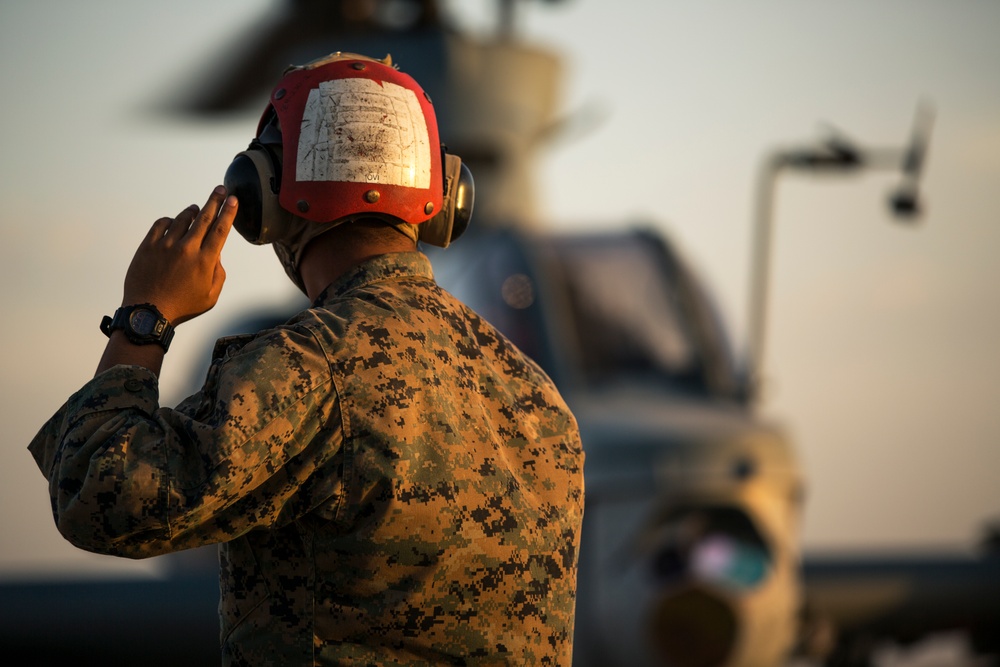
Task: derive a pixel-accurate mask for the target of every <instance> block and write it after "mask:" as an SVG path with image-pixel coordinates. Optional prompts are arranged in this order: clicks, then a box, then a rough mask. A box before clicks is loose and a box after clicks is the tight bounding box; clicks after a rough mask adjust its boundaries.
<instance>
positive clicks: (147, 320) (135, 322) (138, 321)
mask: <svg viewBox="0 0 1000 667" xmlns="http://www.w3.org/2000/svg"><path fill="white" fill-rule="evenodd" d="M159 319H160V318H158V317H157V316H156V313H154V312H152V311H149V310H146V309H145V308H136V309H135V310H134V311H132V314H131V315H129V318H128V322H129V326H131V327H132V331H134V332H136V333H137V334H140V335H142V336H150V335H152V334H154V333H155V332H156V323H157V322H158V321H159Z"/></svg>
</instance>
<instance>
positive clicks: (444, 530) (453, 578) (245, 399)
mask: <svg viewBox="0 0 1000 667" xmlns="http://www.w3.org/2000/svg"><path fill="white" fill-rule="evenodd" d="M157 401H158V398H157V379H156V377H155V376H154V375H153V374H151V373H149V372H148V371H146V370H145V369H142V368H139V367H129V366H117V367H115V368H112V369H110V370H108V371H106V372H104V373H102V374H100V375H99V376H98V377H96V378H94V379H93V380H92V381H90V382H89V383H88V384H87V385H85V386H84V387H83V388H82V389H81V390H80V391H79V392H77V393H76V394H74V395H73V396H72V397H71V398H70V399H69V401H68V402H67V403H66V404H65V405H64V406H63V407H62V408H61V409H60V410H59V411H58V412H57V413H56V415H55V416H54V417H52V419H51V420H49V422H48V423H47V424H46V425H45V426H44V427H43V428H42V430H41V431H40V432H39V434H38V435H37V436H36V438H35V439H34V441H32V443H31V445H30V448H29V449H30V450H31V452H32V454H33V455H34V457H35V460H36V461H37V463H38V465H39V467H40V468H41V470H42V472H43V473H44V474H45V475H46V476H47V478H48V480H49V488H50V493H51V498H52V506H53V512H54V514H55V519H56V523H57V525H58V527H59V530H60V531H61V532H62V534H63V535H64V536H65V537H66V538H67V539H69V540H70V541H71V542H73V543H74V544H76V545H77V546H79V547H81V548H84V549H87V550H91V551H96V552H100V553H108V554H114V555H118V556H126V557H131V558H143V557H147V556H153V555H156V554H161V553H166V552H171V551H177V550H180V549H186V548H190V547H195V546H199V545H203V544H208V543H221V547H220V562H221V581H220V588H221V602H220V616H221V625H222V653H223V662H224V664H232V665H333V664H337V665H384V664H397V665H411V664H413V665H417V664H420V665H426V664H459V665H464V664H468V665H473V664H483V665H486V664H489V665H493V664H512V665H529V664H531V665H534V664H539V665H569V664H570V659H571V646H572V632H573V615H574V600H575V585H576V563H577V549H578V546H579V538H580V524H581V519H582V512H583V476H582V475H583V453H582V450H581V446H580V439H579V433H578V430H577V426H576V421H575V419H574V418H573V415H572V414H571V413H570V411H569V410H568V409H567V407H566V405H565V403H564V402H563V401H562V399H561V398H560V396H559V394H558V392H557V391H556V389H555V387H554V386H553V384H552V383H551V381H550V380H549V379H548V378H547V377H546V375H545V374H544V373H543V372H542V371H541V370H540V369H539V368H538V367H537V366H536V365H535V364H534V363H533V362H531V361H530V360H529V359H527V358H526V357H525V356H524V355H522V354H521V353H520V352H519V351H518V350H517V349H516V348H515V347H514V346H513V345H512V344H511V343H509V342H508V341H507V340H506V339H505V338H504V337H503V336H501V335H500V334H499V333H498V332H497V331H496V330H495V329H494V328H493V327H491V326H490V325H489V324H487V323H486V322H485V321H483V320H482V319H481V318H479V317H478V316H477V315H476V314H475V313H473V312H472V311H471V310H469V309H468V308H467V307H465V306H464V305H462V304H461V303H459V302H458V301H457V300H455V299H454V298H453V297H452V296H451V295H449V294H448V293H447V292H445V291H444V290H442V289H440V288H439V287H438V286H437V285H436V284H435V282H434V280H433V277H432V274H431V268H430V263H429V262H428V260H427V258H426V257H424V256H423V255H422V254H420V253H405V254H399V255H384V256H382V257H378V258H375V259H374V260H371V261H369V262H367V263H365V264H364V265H362V266H360V267H358V268H356V269H355V270H353V271H351V272H349V273H348V274H346V275H345V276H342V277H341V278H340V279H339V280H338V281H337V282H336V283H334V284H333V285H331V286H330V287H329V288H328V289H327V290H326V292H325V293H324V295H323V296H321V297H320V299H318V300H317V303H316V304H314V307H312V308H310V309H308V310H305V311H303V312H302V313H300V314H298V315H297V316H296V317H294V318H293V319H292V320H291V321H289V322H288V323H287V324H286V325H284V326H280V327H277V328H275V329H271V330H267V331H264V332H261V333H259V334H257V335H255V336H241V337H235V338H230V339H222V340H220V341H219V343H218V344H217V346H216V352H215V355H214V358H213V363H212V366H211V369H210V370H209V373H208V377H207V380H206V383H205V385H204V387H203V388H202V390H201V391H200V392H198V393H197V394H195V395H193V396H191V397H190V398H188V399H186V400H185V401H183V402H182V403H181V404H180V405H178V406H177V408H176V409H169V408H161V407H159V406H158V404H157Z"/></svg>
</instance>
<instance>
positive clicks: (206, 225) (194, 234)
mask: <svg viewBox="0 0 1000 667" xmlns="http://www.w3.org/2000/svg"><path fill="white" fill-rule="evenodd" d="M225 198H226V189H225V188H224V187H222V186H221V185H220V186H218V187H216V188H215V190H213V191H212V194H211V195H209V197H208V201H206V202H205V205H204V206H202V208H201V211H200V212H199V213H198V217H197V218H195V220H194V223H193V224H192V225H191V229H190V231H189V232H188V234H189V235H190V237H191V238H190V240H191V242H192V243H197V244H198V245H201V243H202V241H203V240H204V238H205V235H206V234H207V233H208V230H209V229H211V227H212V223H214V222H215V219H216V218H217V217H218V215H219V209H220V208H221V207H222V202H223V200H224V199H225Z"/></svg>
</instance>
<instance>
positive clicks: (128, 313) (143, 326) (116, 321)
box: [101, 303, 174, 352]
mask: <svg viewBox="0 0 1000 667" xmlns="http://www.w3.org/2000/svg"><path fill="white" fill-rule="evenodd" d="M116 329H122V330H123V331H124V332H125V336H127V337H128V339H129V340H130V341H132V342H133V343H135V344H136V345H149V344H150V343H157V344H158V345H161V346H163V351H164V352H166V351H167V349H168V348H169V347H170V341H171V340H172V339H173V337H174V327H173V325H172V324H170V322H168V321H167V318H165V317H163V313H161V312H160V311H159V310H157V308H156V306H154V305H153V304H151V303H140V304H138V305H135V306H122V307H121V308H119V309H118V310H116V311H115V316H114V317H108V316H107V315H105V316H104V319H103V320H101V331H103V332H104V335H106V336H107V337H108V338H110V337H111V332H112V331H114V330H116Z"/></svg>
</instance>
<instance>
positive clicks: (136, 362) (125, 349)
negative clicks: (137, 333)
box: [94, 330, 165, 377]
mask: <svg viewBox="0 0 1000 667" xmlns="http://www.w3.org/2000/svg"><path fill="white" fill-rule="evenodd" d="M164 354H165V353H164V351H163V347H161V346H160V345H157V344H155V343H154V344H151V345H136V344H135V343H133V342H132V341H130V340H129V339H128V337H127V336H126V335H125V332H123V331H121V330H118V331H114V332H112V334H111V338H109V339H108V345H107V347H105V348H104V354H103V355H102V356H101V361H100V363H99V364H98V366H97V372H96V373H94V375H95V376H97V375H100V374H101V373H103V372H104V371H106V370H108V369H110V368H112V367H114V366H119V365H125V366H142V367H143V368H145V369H147V370H148V371H149V372H151V373H152V374H153V375H156V376H157V377H159V375H160V368H161V367H162V366H163V356H164Z"/></svg>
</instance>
